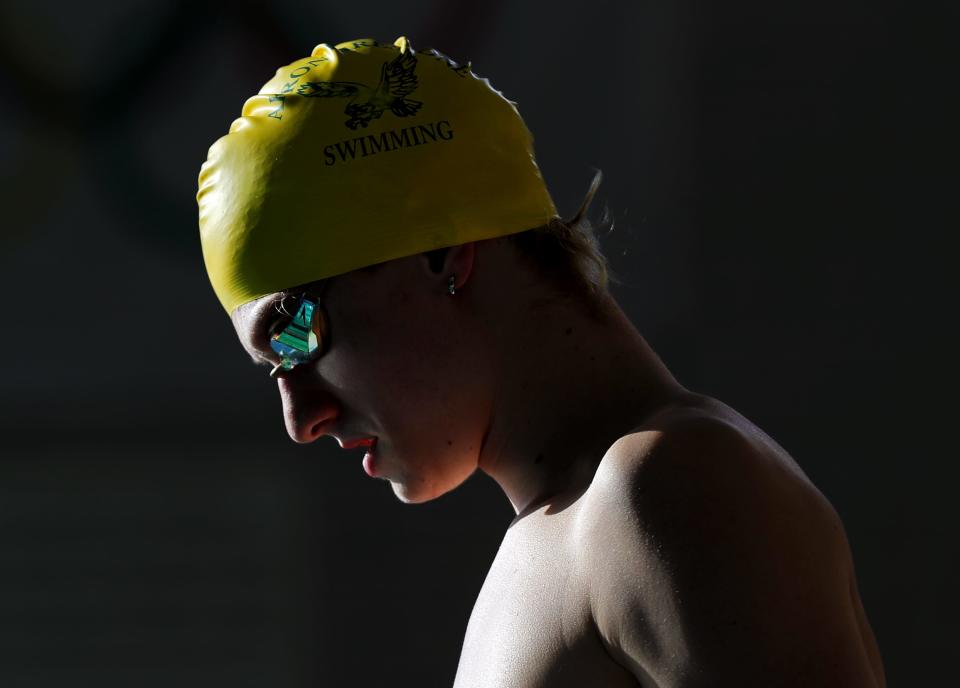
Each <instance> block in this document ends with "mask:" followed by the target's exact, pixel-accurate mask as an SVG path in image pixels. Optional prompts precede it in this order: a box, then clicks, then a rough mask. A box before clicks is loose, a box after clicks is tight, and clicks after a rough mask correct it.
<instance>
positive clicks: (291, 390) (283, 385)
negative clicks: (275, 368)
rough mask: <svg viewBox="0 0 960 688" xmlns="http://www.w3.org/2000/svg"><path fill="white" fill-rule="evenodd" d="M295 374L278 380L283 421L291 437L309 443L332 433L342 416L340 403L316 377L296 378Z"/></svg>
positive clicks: (301, 442)
mask: <svg viewBox="0 0 960 688" xmlns="http://www.w3.org/2000/svg"><path fill="white" fill-rule="evenodd" d="M292 377H293V376H286V377H281V378H279V379H278V380H277V385H278V387H279V388H280V400H281V402H282V403H283V422H284V424H285V425H286V426H287V434H288V435H290V439H292V440H293V441H294V442H297V443H300V444H306V443H308V442H313V441H314V440H315V439H317V438H319V437H323V436H324V435H326V434H327V433H328V432H329V430H330V429H331V427H332V425H333V421H334V420H336V418H337V416H339V415H340V404H339V403H338V402H337V400H336V398H334V396H333V395H332V394H330V393H329V392H328V391H326V390H325V389H323V388H322V387H321V386H319V385H317V384H316V381H315V380H292V379H291V378H292Z"/></svg>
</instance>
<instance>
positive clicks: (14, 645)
mask: <svg viewBox="0 0 960 688" xmlns="http://www.w3.org/2000/svg"><path fill="white" fill-rule="evenodd" d="M956 18H957V17H956V10H955V9H952V8H949V9H948V8H947V7H946V5H945V4H944V6H943V7H942V8H941V7H937V6H935V5H928V6H915V7H914V8H913V9H911V10H909V11H908V10H906V9H904V8H902V7H899V6H897V5H895V4H889V3H888V4H885V3H876V2H871V3H867V2H856V1H855V0H849V1H844V2H841V3H817V2H814V3H809V2H806V3H799V2H792V3H788V4H782V3H780V4H777V5H775V6H771V5H770V4H769V3H761V2H746V1H743V0H737V1H735V2H732V3H723V4H722V5H711V4H708V3H696V2H690V1H688V0H681V1H679V2H674V3H654V2H636V3H626V2H620V3H617V2H603V1H599V2H574V3H571V4H566V5H564V6H563V8H560V6H559V5H555V4H552V3H526V2H525V3H520V2H497V1H496V0H492V1H488V2H485V3H452V2H441V1H440V0H437V1H435V2H430V1H426V0H421V1H419V2H406V3H390V2H382V1H381V2H367V3H364V4H362V5H360V4H357V5H342V4H341V5H334V4H329V3H322V2H293V1H292V0H288V1H282V2H270V3H266V2H241V3H229V4H228V3H221V2H212V1H208V2H185V1H184V2H173V1H171V0H137V1H135V2H122V3H121V2H119V1H118V0H113V1H112V2H99V3H95V4H94V5H86V4H77V3H65V2H59V3H35V2H25V1H23V0H15V1H13V2H5V3H4V4H3V5H2V8H0V88H2V93H3V107H2V109H0V175H2V182H3V183H2V184H0V203H2V205H0V207H2V208H3V213H4V219H3V227H2V232H0V249H2V254H0V289H2V290H3V293H4V294H5V295H6V303H7V304H8V305H7V317H6V322H5V324H4V326H3V333H4V336H3V337H0V359H2V360H3V364H2V365H3V369H2V376H0V453H2V460H0V682H2V684H3V685H4V686H10V687H11V688H14V687H16V688H19V687H34V686H36V687H41V686H42V687H47V686H61V685H71V686H78V685H97V686H129V685H137V686H169V685H179V686H210V685H215V686H216V685H231V686H235V687H238V688H239V687H241V686H263V685H271V686H277V687H278V688H279V687H287V686H290V687H302V686H316V685H364V686H381V685H404V686H406V685H409V686H442V685H450V683H451V682H452V680H453V676H454V673H455V670H456V664H457V657H458V653H459V650H460V645H461V641H462V637H463V632H464V629H465V627H466V622H467V618H468V615H469V612H470V609H471V606H472V603H473V600H474V598H475V596H476V594H477V592H478V591H479V589H480V585H481V583H482V581H483V578H484V575H485V573H486V570H487V566H488V565H489V563H490V562H491V560H492V557H493V555H494V553H495V551H496V548H497V545H498V544H499V541H500V538H501V537H502V535H503V532H504V529H505V527H506V525H507V524H508V523H509V521H510V520H511V518H512V515H513V514H512V511H511V509H510V507H509V503H508V502H507V500H506V498H505V497H504V496H503V495H502V494H501V493H500V492H499V489H498V488H497V487H496V485H495V484H494V483H493V482H492V481H490V480H489V479H487V478H486V477H484V476H480V475H478V476H474V477H473V478H472V479H471V480H470V481H468V482H467V483H466V484H465V485H464V486H463V487H462V488H461V489H460V490H458V491H456V492H454V493H451V494H449V495H447V496H445V497H443V498H441V499H440V500H437V501H435V502H432V503H430V504H426V505H422V506H417V507H409V506H404V505H402V504H400V503H398V502H397V501H396V500H395V498H394V497H393V495H392V493H391V492H390V490H389V488H388V486H387V485H386V484H385V483H382V482H379V481H376V482H375V481H371V480H370V479H368V478H367V477H366V476H365V474H364V473H363V470H362V468H361V466H360V459H361V456H362V452H361V451H353V452H342V451H341V450H340V449H339V448H338V447H337V446H336V443H335V442H334V441H333V440H332V439H329V438H325V439H323V440H321V441H319V442H318V443H316V444H314V445H309V446H304V447H300V446H295V445H293V444H292V443H291V442H290V441H289V440H288V439H287V437H286V435H285V432H284V429H283V424H282V420H281V415H280V408H279V399H278V398H277V394H276V391H275V388H274V385H273V384H272V383H271V382H270V381H269V380H268V379H267V377H266V375H265V372H264V370H263V369H256V368H254V367H253V366H251V365H250V363H249V359H248V358H247V356H246V354H244V352H243V351H242V350H241V348H240V346H239V345H238V344H237V342H236V341H235V339H234V335H233V333H232V329H231V327H230V323H229V321H228V320H227V318H226V317H225V316H224V314H223V311H222V310H221V308H220V306H219V304H218V303H217V301H216V299H215V297H214V295H213V292H212V290H211V289H210V288H209V284H208V283H207V279H206V275H205V273H204V270H203V264H202V259H201V255H200V248H199V242H198V237H197V226H196V225H197V221H196V206H195V202H194V198H193V197H194V194H195V191H196V176H197V173H198V171H199V167H200V164H201V163H202V162H203V160H204V159H205V156H206V149H207V147H208V146H209V145H210V144H212V143H213V141H214V140H216V139H217V138H218V137H219V136H221V135H223V134H224V133H226V131H227V127H228V126H229V124H230V122H231V121H232V119H233V118H234V117H236V116H237V115H238V114H239V112H240V107H241V105H242V103H243V101H244V100H245V99H246V98H247V97H248V96H250V95H252V94H254V93H255V92H256V91H257V89H258V88H259V87H260V85H261V84H262V83H264V82H265V81H266V80H267V79H268V78H270V77H271V76H272V75H273V73H274V70H275V68H276V67H278V66H280V65H282V64H287V63H289V62H291V61H292V60H294V59H297V58H299V57H303V56H306V55H307V54H309V52H310V50H311V49H312V48H313V46H314V45H315V44H317V43H320V42H339V41H344V40H348V39H354V38H361V37H371V38H376V39H378V40H380V41H392V40H393V39H395V38H396V37H397V36H399V35H406V36H408V37H409V38H410V39H411V40H412V42H413V45H414V47H416V48H418V49H420V48H427V47H434V48H437V49H438V50H440V51H442V52H445V53H447V54H449V55H451V56H452V57H454V58H455V59H457V60H460V61H463V62H465V61H467V60H471V61H472V63H473V69H474V71H475V72H476V73H478V74H479V75H481V76H486V77H489V78H490V79H491V81H492V82H493V84H494V86H495V87H497V88H498V89H499V90H501V91H503V92H504V94H505V95H506V96H507V97H509V98H511V99H512V100H515V101H517V102H518V104H519V108H520V111H521V113H522V114H523V116H524V118H525V119H526V121H527V123H528V125H529V127H530V129H531V130H532V131H533V133H534V136H535V138H536V147H537V153H538V159H539V162H540V165H541V169H542V170H543V173H544V176H545V178H546V180H547V182H548V185H549V186H550V188H551V190H552V193H553V195H554V198H555V200H556V202H557V205H558V206H559V209H560V211H561V213H562V214H570V213H571V212H572V211H573V210H574V209H575V208H576V206H577V204H578V203H579V200H580V198H581V197H582V194H583V192H584V191H585V190H586V187H587V185H588V183H589V180H590V177H591V175H592V169H593V168H601V169H602V170H603V171H604V173H605V175H606V181H605V183H604V185H603V186H602V187H601V193H600V198H601V200H602V201H603V202H606V203H607V204H609V206H610V208H611V210H612V212H613V214H614V217H615V219H616V221H617V226H616V229H615V230H614V232H613V233H612V234H611V235H609V236H607V237H605V238H604V240H603V245H604V248H605V251H606V253H607V254H608V256H609V257H610V260H611V263H612V267H613V269H614V270H615V271H616V272H617V273H618V274H619V275H621V277H622V278H623V281H624V284H623V285H618V286H615V287H614V293H615V295H616V296H617V298H618V299H619V301H620V302H621V303H622V305H623V307H624V309H625V310H626V311H627V313H628V315H630V317H631V319H632V320H633V321H634V322H635V323H636V325H637V326H638V328H639V330H640V331H641V333H643V334H644V336H645V337H646V338H647V339H648V341H649V342H650V343H651V344H652V345H653V347H654V348H655V349H656V350H657V352H658V353H659V354H660V356H661V357H662V358H663V360H664V362H665V363H666V364H667V365H668V367H670V368H671V370H672V371H673V372H674V373H675V375H676V376H677V377H678V379H679V381H680V382H681V383H682V384H684V385H685V386H687V387H688V388H690V389H693V390H696V391H700V392H703V393H706V394H710V395H713V396H716V397H718V398H720V399H722V400H724V401H726V402H727V403H729V404H730V405H732V406H733V407H734V408H736V409H737V410H739V411H740V412H742V413H744V414H745V415H746V416H747V417H749V418H751V419H752V420H754V421H755V422H756V423H757V424H758V425H760V427H762V428H763V429H765V430H766V431H767V432H768V433H770V434H771V435H772V436H773V437H774V438H775V439H776V440H777V441H778V442H779V443H780V444H782V445H783V446H784V447H785V448H786V449H787V451H789V452H790V453H791V454H792V455H793V457H794V458H795V459H796V460H797V461H798V462H799V463H800V465H801V466H802V467H803V468H804V470H805V471H806V472H807V473H808V475H809V476H810V477H811V478H812V479H813V481H814V482H815V483H816V484H817V486H818V487H819V488H820V489H821V491H822V492H823V493H824V494H825V495H826V496H827V497H828V498H829V499H830V500H831V502H832V503H833V504H834V506H835V507H836V509H837V510H838V512H839V513H840V515H841V517H842V518H843V521H844V524H845V526H846V529H847V534H848V537H849V539H850V542H851V546H852V549H853V554H854V560H855V563H856V567H857V573H858V578H859V582H860V589H861V594H862V597H863V601H864V605H865V607H866V610H867V613H868V616H869V618H870V620H871V622H872V625H873V628H874V630H875V632H876V634H877V638H878V642H879V644H880V649H881V652H882V654H883V657H884V660H885V665H886V669H887V676H888V680H889V683H890V685H891V686H896V685H932V684H935V683H936V682H937V681H938V680H940V679H941V677H942V676H944V675H945V672H946V669H947V667H948V666H949V665H950V664H951V662H950V658H951V657H950V653H951V652H953V647H954V645H955V641H956V640H957V633H956V631H955V630H954V626H953V623H952V622H953V620H954V618H955V617H956V615H957V611H958V609H957V605H956V599H955V596H954V595H953V594H952V593H953V590H952V586H953V581H954V579H955V577H956V573H957V570H956V566H955V562H956V560H957V558H958V557H957V554H958V551H957V550H958V548H957V545H956V518H955V510H954V508H953V501H954V489H953V484H954V482H955V481H956V479H957V477H958V470H957V467H956V464H955V462H954V460H953V459H954V457H955V455H956V450H955V448H954V447H955V445H954V443H953V442H952V441H951V440H952V439H953V435H954V432H953V426H954V424H953V422H951V421H953V419H952V417H948V414H949V412H950V411H952V410H953V409H954V408H955V404H953V402H952V394H951V393H952V388H953V379H952V378H948V372H949V369H948V361H947V356H948V355H949V354H952V353H953V351H954V348H953V344H952V342H948V336H949V337H952V329H953V327H952V322H951V321H952V319H953V318H954V317H955V315H950V313H955V311H956V306H955V305H953V306H951V305H950V304H951V303H955V299H954V298H953V296H952V293H951V292H950V291H948V284H947V277H946V275H947V272H948V269H949V267H950V266H949V264H948V256H950V257H952V255H953V254H950V253H948V252H947V250H946V247H945V245H944V239H943V237H944V235H945V234H946V229H947V228H948V227H952V228H953V229H955V228H956V226H957V225H956V222H955V221H954V222H952V223H951V222H948V220H947V216H946V213H945V211H944V208H945V206H946V205H947V203H948V202H949V203H950V204H951V205H955V202H954V201H948V199H950V196H951V195H953V196H954V197H955V194H956V187H957V175H956V157H955V155H954V156H953V157H950V154H949V153H948V150H949V148H948V146H949V144H952V143H953V142H954V141H953V138H954V133H953V132H954V129H955V121H956V120H955V119H952V118H951V117H948V115H947V109H948V106H953V105H954V104H955V102H954V101H955V99H956V96H955V93H956V83H957V80H956V73H957V71H956V66H957V65H956V62H955V61H953V62H951V61H950V59H949V55H950V50H948V47H949V46H948V44H949V43H950V42H951V41H955V38H954V37H955V34H956V26H955V20H956ZM952 24H953V26H951V25H952ZM948 157H949V159H950V160H951V162H950V166H949V168H948V164H947V160H948ZM951 363H952V361H951ZM949 415H950V416H952V414H949Z"/></svg>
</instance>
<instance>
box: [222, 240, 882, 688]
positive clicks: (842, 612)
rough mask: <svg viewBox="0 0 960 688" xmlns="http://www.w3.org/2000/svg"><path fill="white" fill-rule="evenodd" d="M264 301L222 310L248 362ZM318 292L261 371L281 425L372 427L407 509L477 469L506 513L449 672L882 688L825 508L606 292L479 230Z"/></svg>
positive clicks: (546, 680) (470, 681)
mask: <svg viewBox="0 0 960 688" xmlns="http://www.w3.org/2000/svg"><path fill="white" fill-rule="evenodd" d="M450 275H455V276H456V285H457V294H456V295H455V296H453V297H451V296H449V295H448V294H447V279H448V277H449V276H450ZM275 298H276V295H271V296H269V297H264V298H263V299H259V300H258V301H255V302H253V303H251V304H247V305H245V306H241V307H240V308H238V309H237V311H235V312H234V314H233V321H234V325H235V327H236V329H237V332H238V336H239V337H240V340H241V342H242V343H243V345H244V347H245V348H246V349H247V350H248V352H249V353H250V354H251V356H253V357H254V358H255V359H256V360H259V361H262V362H264V363H265V364H267V365H270V364H272V363H273V362H274V360H273V359H274V356H273V354H272V352H270V349H269V346H268V339H267V328H268V327H269V325H270V323H271V320H272V315H275V313H274V312H273V308H272V302H273V301H275ZM322 303H323V306H324V308H325V309H326V311H327V314H328V319H329V322H330V331H331V339H330V341H331V346H330V349H329V351H328V352H327V353H326V354H325V355H324V356H323V357H321V358H320V359H318V360H317V361H315V362H314V363H312V364H310V365H308V366H301V367H298V368H295V369H294V370H292V371H290V372H289V373H286V374H283V375H281V377H280V379H279V380H278V387H279V391H280V395H281V400H282V402H283V409H284V418H285V420H286V425H287V430H288V432H289V434H290V436H291V437H292V438H293V439H294V440H295V441H298V442H311V441H313V440H315V439H317V438H319V437H322V436H324V435H331V436H333V437H335V438H336V439H337V440H338V442H340V444H341V445H344V444H350V443H351V442H352V441H354V440H356V439H362V438H365V437H376V438H377V445H376V450H375V457H374V462H375V469H376V475H377V477H380V478H383V479H385V480H388V481H389V482H390V485H391V487H392V489H393V491H394V493H395V494H396V495H397V497H398V498H399V499H401V500H403V501H405V502H408V503H418V502H423V501H427V500H429V499H433V498H435V497H437V496H439V495H441V494H444V493H445V492H448V491H449V490H452V489H454V488H455V487H456V486H457V485H459V484H461V483H462V482H463V481H464V480H465V479H466V478H467V477H469V476H470V475H471V474H472V473H473V472H475V471H476V470H478V469H479V470H481V471H483V472H485V473H487V474H488V475H489V476H491V477H492V478H493V479H494V480H495V481H496V482H497V483H498V484H499V485H500V487H501V488H502V489H503V491H504V493H505V495H506V496H507V498H508V499H509V501H510V503H511V504H512V506H513V508H514V511H515V512H516V513H517V518H516V519H515V520H514V522H513V523H512V524H511V527H510V528H509V530H508V531H507V533H506V535H505V537H504V540H503V543H502V545H501V548H500V551H499V552H498V554H497V557H496V559H495V561H494V563H493V565H492V567H491V569H490V572H489V573H488V575H487V579H486V582H485V583H484V586H483V589H482V591H481V593H480V596H479V598H478V600H477V602H476V605H475V607H474V611H473V614H472V616H471V619H470V623H469V625H468V628H467V633H466V638H465V641H464V647H463V652H462V655H461V659H460V665H459V669H458V672H457V677H456V685H457V686H461V687H467V686H484V687H488V688H489V687H495V686H504V687H505V686H522V687H530V688H532V687H534V686H565V685H571V686H573V685H576V686H583V685H604V686H619V685H624V686H627V685H644V686H658V687H666V686H677V687H681V686H683V687H686V686H691V687H692V686H713V685H737V686H748V685H749V686H753V685H757V686H760V685H763V686H770V685H783V686H787V685H790V686H792V685H797V686H799V685H803V686H810V685H818V686H833V685H836V686H849V687H854V688H856V687H860V686H863V687H866V686H871V687H874V686H876V687H879V686H885V681H884V676H883V668H882V664H881V660H880V655H879V652H878V650H877V645H876V642H875V640H874V638H873V634H872V632H871V630H870V626H869V623H868V622H867V619H866V616H865V614H864V612H863V609H862V606H861V605H860V602H859V596H858V594H857V590H856V580H855V577H854V573H853V565H852V559H851V556H850V551H849V546H848V544H847V542H846V537H845V535H844V532H843V528H842V525H841V523H840V520H839V518H838V517H837V515H836V512H835V511H834V510H833V509H832V507H831V506H830V505H829V503H828V502H827V500H826V499H825V498H824V497H823V495H822V494H820V492H819V491H818V490H817V489H816V488H815V487H814V486H813V485H812V484H811V483H810V481H809V480H808V479H807V478H806V476H805V475H804V474H803V472H802V471H801V470H800V469H799V467H797V465H796V464H795V463H794V462H793V460H792V459H791V458H790V457H789V456H788V455H787V454H786V452H784V451H783V449H782V448H780V447H779V446H778V445H776V443H775V442H773V440H771V439H770V438H769V437H767V436H766V435H764V434H763V433H762V432H761V431H760V430H759V429H757V428H756V427H755V426H754V425H753V424H751V423H750V422H749V421H748V420H746V419H745V418H743V417H742V416H740V415H739V414H737V413H736V412H735V411H733V410H732V409H730V408H729V407H727V406H725V405H724V404H722V403H720V402H718V401H716V400H714V399H710V398H708V397H704V396H702V395H698V394H694V393H691V392H690V391H688V390H686V389H685V388H683V387H682V386H681V385H680V384H679V383H678V382H677V381H676V380H675V379H674V378H673V376H672V375H671V374H670V372H669V371H668V370H667V368H666V367H665V366H664V365H663V363H662V362H661V361H660V359H659V358H658V357H657V356H656V354H655V353H654V352H653V350H652V349H651V348H650V347H649V346H648V345H647V343H646V342H645V341H644V339H643V337H641V336H640V334H639V333H638V332H637V331H636V329H635V328H634V327H633V325H632V324H631V323H630V322H629V320H628V319H627V318H626V316H625V315H624V314H623V312H622V311H621V310H620V308H619V307H618V306H617V304H616V302H615V301H614V300H613V299H612V298H611V297H609V296H607V295H604V296H600V297H596V299H595V300H593V301H590V300H587V299H580V298H570V297H568V296H567V295H566V294H564V293H563V292H562V290H558V289H556V288H554V287H553V286H552V285H550V284H548V283H546V282H545V281H544V280H543V279H542V278H540V277H539V276H538V275H537V274H536V273H535V271H533V270H532V269H531V268H529V267H528V266H526V265H525V264H523V263H522V262H521V261H520V260H519V259H518V257H517V256H516V254H515V253H514V251H513V248H512V247H511V246H510V245H509V244H508V243H507V242H505V241H503V240H491V241H485V242H478V243H476V244H464V245H463V246H457V247H453V248H451V249H450V250H449V251H448V252H447V253H446V256H445V259H444V264H443V269H442V270H441V271H440V272H439V273H438V272H434V271H432V270H431V269H430V266H429V263H428V260H427V258H426V257H425V256H423V255H419V256H411V257H409V258H403V259H399V260H395V261H390V262H388V263H385V264H383V265H382V266H381V267H380V268H379V269H378V270H376V271H374V272H372V273H370V272H362V271H358V272H355V273H348V274H346V275H342V276H339V277H337V278H334V279H333V280H331V281H330V282H329V284H328V285H327V289H326V291H325V294H324V298H323V301H322Z"/></svg>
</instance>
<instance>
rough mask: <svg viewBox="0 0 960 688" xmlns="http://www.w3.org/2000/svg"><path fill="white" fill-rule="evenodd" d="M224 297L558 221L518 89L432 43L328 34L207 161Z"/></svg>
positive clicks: (211, 237) (211, 264)
mask: <svg viewBox="0 0 960 688" xmlns="http://www.w3.org/2000/svg"><path fill="white" fill-rule="evenodd" d="M199 184H200V190H199V192H198V193H197V203H198V204H199V206H200V238H201V242H202V245H203V258H204V262H205V263H206V266H207V273H208V275H209V276H210V282H211V283H212V284H213V289H214V291H215V292H216V294H217V297H218V298H219V299H220V303H222V304H223V307H224V308H225V309H226V310H227V313H231V312H232V311H233V309H234V308H236V307H237V306H239V305H241V304H244V303H246V302H248V301H252V300H254V299H257V298H259V297H261V296H264V295H266V294H271V293H274V292H277V291H281V290H283V289H288V288H290V287H294V286H297V285H300V284H305V283H307V282H312V281H315V280H320V279H324V278H325V277H331V276H333V275H339V274H342V273H344V272H349V271H351V270H355V269H357V268H361V267H365V266H368V265H373V264H375V263H380V262H383V261H386V260H391V259H394V258H400V257H403V256H409V255H413V254H415V253H421V252H424V251H430V250H433V249H437V248H443V247H446V246H454V245H457V244H462V243H466V242H469V241H478V240H481V239H489V238H492V237H497V236H504V235H507V234H513V233H516V232H521V231H524V230H527V229H531V228H534V227H537V226H540V225H542V224H545V223H546V222H547V221H549V220H550V219H551V218H552V217H556V209H555V208H554V205H553V201H552V200H551V199H550V194H549V193H548V192H547V189H546V186H545V185H544V182H543V178H542V177H541V176H540V171H539V169H538V168H537V164H536V162H535V161H534V158H533V139H532V137H531V135H530V132H529V131H528V130H527V128H526V126H525V125H524V123H523V120H522V119H521V118H520V115H519V113H518V112H517V109H516V106H515V105H514V103H512V102H510V101H509V100H507V99H506V98H504V97H503V95H502V94H501V93H500V92H499V91H496V90H494V89H493V88H492V87H491V86H490V82H489V81H487V80H486V79H480V78H478V77H477V76H476V75H475V74H474V73H473V72H472V71H470V66H469V65H467V66H465V67H464V66H460V65H458V64H457V63H455V62H453V61H452V60H450V59H449V58H447V57H445V56H444V55H442V54H440V53H438V52H436V51H434V50H430V51H421V52H414V50H413V47H412V46H411V45H410V42H409V41H408V40H407V39H406V38H399V39H397V41H396V43H394V44H393V45H382V44H379V43H377V42H376V41H374V40H369V39H364V40H356V41H350V42H347V43H340V44H339V45H337V46H335V47H330V46H329V45H327V44H321V45H318V46H317V47H316V48H314V50H313V53H311V55H310V57H308V58H304V59H302V60H297V61H296V62H294V63H293V64H290V65H288V66H286V67H282V68H281V69H279V70H277V74H276V76H275V77H274V78H273V79H271V80H270V81H268V82H267V83H266V84H265V85H264V87H263V88H261V89H260V93H259V95H256V96H253V97H252V98H250V99H249V100H247V102H246V103H245V104H244V106H243V112H242V116H241V117H240V118H239V119H237V120H235V121H234V122H233V124H232V125H231V127H230V133H229V134H227V135H226V136H224V137H222V138H221V139H219V140H218V141H217V142H216V143H214V144H213V146H211V147H210V151H209V153H208V155H207V161H206V162H205V163H204V164H203V167H202V168H201V170H200V179H199Z"/></svg>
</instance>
